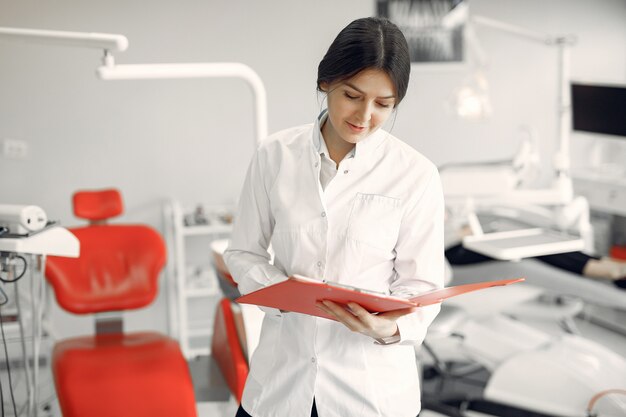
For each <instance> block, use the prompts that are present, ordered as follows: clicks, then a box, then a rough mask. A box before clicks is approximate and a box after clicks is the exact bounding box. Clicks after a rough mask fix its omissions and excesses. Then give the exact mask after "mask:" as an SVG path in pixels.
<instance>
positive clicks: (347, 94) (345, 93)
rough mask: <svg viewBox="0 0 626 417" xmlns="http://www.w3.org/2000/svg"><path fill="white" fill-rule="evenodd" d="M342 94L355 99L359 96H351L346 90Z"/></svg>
mask: <svg viewBox="0 0 626 417" xmlns="http://www.w3.org/2000/svg"><path fill="white" fill-rule="evenodd" d="M343 94H344V95H345V96H346V97H348V98H349V99H350V100H356V99H357V98H359V97H358V96H353V95H352V94H350V93H348V92H347V91H345V92H344V93H343Z"/></svg>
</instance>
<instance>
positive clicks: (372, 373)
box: [225, 18, 444, 417]
mask: <svg viewBox="0 0 626 417" xmlns="http://www.w3.org/2000/svg"><path fill="white" fill-rule="evenodd" d="M409 72H410V59H409V54H408V47H407V43H406V40H405V38H404V36H403V35H402V33H401V32H400V30H399V29H398V28H397V27H396V26H395V25H394V24H393V23H391V22H389V21H388V20H385V19H378V18H363V19H358V20H355V21H353V22H352V23H350V24H349V25H348V26H347V27H346V28H344V29H343V30H342V31H341V32H340V33H339V35H338V36H337V38H336V39H335V40H334V42H333V43H332V44H331V46H330V48H329V49H328V52H327V53H326V55H325V56H324V58H323V59H322V61H321V62H320V64H319V68H318V80H317V86H318V90H319V91H321V92H323V93H325V94H326V98H327V104H328V108H327V111H326V110H325V111H323V112H322V113H321V114H320V116H319V117H318V118H317V120H316V122H315V123H314V124H311V125H305V126H300V127H295V128H291V129H287V130H284V131H281V132H278V133H276V134H273V135H271V136H270V137H269V138H268V139H266V140H265V141H264V142H263V143H262V144H261V146H260V147H259V149H258V150H257V152H256V154H255V155H254V157H253V160H252V162H251V164H250V168H249V170H248V173H247V178H246V181H245V184H244V187H243V191H242V194H241V197H240V203H239V212H238V215H237V217H236V221H235V226H234V230H233V235H232V238H231V242H230V246H229V248H228V250H227V251H226V252H225V261H226V264H227V266H228V269H229V270H230V272H231V273H232V275H233V277H234V279H235V280H236V281H237V282H238V284H239V290H240V291H241V293H242V294H247V293H249V292H251V291H254V290H257V289H259V288H262V287H264V286H267V285H270V284H274V283H277V282H279V281H281V280H284V279H286V278H287V277H288V276H290V275H292V274H300V275H305V276H308V277H311V278H316V279H320V280H322V279H325V280H328V281H335V282H339V283H342V284H346V285H352V286H356V287H360V288H366V289H369V290H374V291H381V292H386V293H390V294H392V295H395V296H409V295H412V294H416V293H419V292H423V291H427V290H431V289H434V288H439V287H441V286H442V281H443V274H444V272H443V270H444V256H443V213H444V205H443V194H442V191H441V185H440V180H439V175H438V172H437V169H436V167H435V166H434V165H433V164H432V163H431V162H430V161H428V160H427V159H426V158H425V157H424V156H422V155H421V154H419V153H418V152H417V151H415V150H414V149H412V148H411V147H410V146H408V145H406V144H404V143H403V142H401V141H400V140H398V139H396V138H395V137H393V136H392V135H391V134H389V133H387V132H385V131H383V130H382V129H381V126H382V125H383V124H384V123H385V122H386V121H387V120H388V119H389V117H390V116H391V115H392V114H393V113H394V111H395V109H396V108H397V106H398V104H399V103H400V102H401V100H402V99H403V98H404V96H405V94H406V90H407V87H408V82H409ZM270 243H271V245H272V249H273V252H274V259H273V263H270V255H269V254H268V251H267V250H268V246H269V245H270ZM318 307H319V308H320V309H322V310H324V311H325V312H327V313H330V314H332V315H333V316H334V317H336V318H337V321H332V320H327V319H322V318H316V317H311V316H307V315H303V314H298V313H289V312H281V311H278V310H274V309H270V308H263V309H264V311H265V313H266V315H265V318H264V321H263V326H262V330H261V336H260V341H259V345H258V347H257V349H256V351H255V352H254V355H253V357H252V360H251V364H250V373H249V376H248V379H247V381H246V386H245V389H244V394H243V399H242V406H241V407H240V409H239V411H238V413H237V416H250V415H251V416H254V417H270V416H272V417H275V416H278V417H283V416H284V417H300V416H309V415H313V416H316V415H317V413H318V412H319V415H320V416H322V417H329V416H340V417H368V416H388V417H404V416H406V417H409V416H410V417H414V416H416V415H417V413H418V412H419V410H420V387H419V380H418V370H417V365H416V362H415V351H414V347H415V345H417V344H420V343H421V342H422V340H423V338H424V336H425V333H426V329H427V327H428V325H429V324H430V323H431V322H432V320H433V319H434V317H435V316H436V315H437V313H438V311H439V306H430V307H425V308H420V309H406V310H401V311H395V312H390V313H385V314H378V315H373V314H369V313H368V312H367V311H365V310H364V309H363V308H361V307H360V306H359V305H356V304H349V305H348V306H340V305H337V304H333V303H331V302H327V301H325V302H320V303H318Z"/></svg>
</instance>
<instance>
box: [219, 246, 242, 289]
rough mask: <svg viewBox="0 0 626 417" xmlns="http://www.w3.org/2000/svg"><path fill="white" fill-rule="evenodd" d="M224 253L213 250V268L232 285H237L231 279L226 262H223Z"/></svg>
mask: <svg viewBox="0 0 626 417" xmlns="http://www.w3.org/2000/svg"><path fill="white" fill-rule="evenodd" d="M223 255H224V254H223V253H219V252H216V251H213V262H214V263H215V269H217V272H219V273H220V274H221V275H222V276H223V277H224V278H225V279H226V281H228V283H229V284H231V285H232V286H233V287H237V283H236V282H235V280H234V279H233V276H232V275H230V272H228V268H227V267H226V262H224V256H223Z"/></svg>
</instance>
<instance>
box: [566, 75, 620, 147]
mask: <svg viewBox="0 0 626 417" xmlns="http://www.w3.org/2000/svg"><path fill="white" fill-rule="evenodd" d="M572 122H573V128H574V130H578V131H583V132H591V133H602V134H605V135H614V136H622V137H624V138H626V86H615V85H599V84H583V83H572Z"/></svg>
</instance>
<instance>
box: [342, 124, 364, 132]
mask: <svg viewBox="0 0 626 417" xmlns="http://www.w3.org/2000/svg"><path fill="white" fill-rule="evenodd" d="M346 123H347V124H348V126H349V127H350V129H351V130H352V131H353V132H355V133H361V132H362V131H364V130H365V126H356V125H353V124H352V123H350V122H346Z"/></svg>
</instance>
